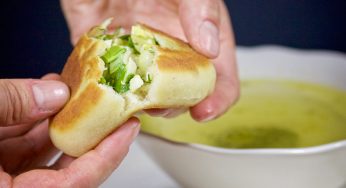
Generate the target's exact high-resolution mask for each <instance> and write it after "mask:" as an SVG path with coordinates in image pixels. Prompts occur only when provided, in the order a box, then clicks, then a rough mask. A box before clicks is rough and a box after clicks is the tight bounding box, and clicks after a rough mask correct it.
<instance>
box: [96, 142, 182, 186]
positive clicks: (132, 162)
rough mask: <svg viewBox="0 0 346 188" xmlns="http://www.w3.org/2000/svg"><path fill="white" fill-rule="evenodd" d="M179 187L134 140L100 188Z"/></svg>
mask: <svg viewBox="0 0 346 188" xmlns="http://www.w3.org/2000/svg"><path fill="white" fill-rule="evenodd" d="M114 187H119V188H179V186H178V185H177V184H176V183H175V182H174V180H172V179H171V178H170V177H169V176H168V175H166V174H165V173H164V172H163V171H162V170H161V169H160V168H159V167H158V166H157V165H156V164H155V163H154V162H153V161H152V160H151V159H150V158H149V157H148V156H147V155H146V153H145V152H144V151H143V150H142V149H141V147H140V146H139V145H138V143H136V142H134V143H133V144H132V146H131V148H130V151H129V153H128V155H127V156H126V158H125V159H124V161H123V162H122V163H121V165H120V167H119V168H118V169H117V170H115V171H114V172H113V174H112V175H111V176H110V177H109V178H108V179H107V180H106V181H105V182H104V183H103V184H102V185H101V188H114Z"/></svg>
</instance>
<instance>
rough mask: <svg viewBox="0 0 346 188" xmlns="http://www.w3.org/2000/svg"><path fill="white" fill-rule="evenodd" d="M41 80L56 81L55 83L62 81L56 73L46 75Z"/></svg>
mask: <svg viewBox="0 0 346 188" xmlns="http://www.w3.org/2000/svg"><path fill="white" fill-rule="evenodd" d="M41 79H42V80H56V81H62V79H61V76H60V75H59V74H56V73H48V74H46V75H44V76H42V78H41Z"/></svg>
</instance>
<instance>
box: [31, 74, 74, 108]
mask: <svg viewBox="0 0 346 188" xmlns="http://www.w3.org/2000/svg"><path fill="white" fill-rule="evenodd" d="M32 93H33V96H34V100H35V103H36V105H37V108H38V109H39V111H41V112H56V111H58V110H59V109H60V108H61V107H63V105H64V104H65V103H66V102H67V100H68V99H69V97H70V92H69V88H68V87H67V85H66V84H64V83H63V82H60V81H55V80H45V81H37V82H35V83H34V84H33V85H32Z"/></svg>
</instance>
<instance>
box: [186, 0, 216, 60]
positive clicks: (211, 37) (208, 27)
mask: <svg viewBox="0 0 346 188" xmlns="http://www.w3.org/2000/svg"><path fill="white" fill-rule="evenodd" d="M219 6H220V3H219V0H188V1H181V4H180V5H179V18H180V22H181V24H182V27H183V29H184V33H185V35H186V37H187V40H188V41H189V43H190V44H191V45H192V47H193V48H194V49H195V50H197V51H199V52H200V53H202V54H204V55H206V56H208V57H209V58H216V57H217V56H218V54H219V48H220V40H219V25H220V23H219V22H220V12H219V9H220V8H219Z"/></svg>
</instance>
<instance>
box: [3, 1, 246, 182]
mask: <svg viewBox="0 0 346 188" xmlns="http://www.w3.org/2000/svg"><path fill="white" fill-rule="evenodd" d="M61 4H62V8H63V12H64V15H65V17H66V20H67V23H68V26H69V29H70V32H71V41H72V43H73V44H75V43H76V41H77V40H78V38H79V37H80V36H81V35H82V34H83V33H84V32H86V31H87V30H88V29H89V28H90V27H91V26H94V25H97V24H99V23H101V22H102V21H103V20H104V19H106V18H108V17H114V18H115V19H114V22H113V23H112V28H115V27H118V26H122V27H125V28H126V29H129V28H130V26H131V25H132V24H134V23H136V22H142V23H145V24H147V25H149V26H152V27H154V28H157V29H160V30H162V31H164V32H167V33H169V34H171V35H173V36H175V37H178V38H180V39H182V40H184V41H186V42H188V43H189V44H190V45H191V46H192V47H193V48H194V49H195V50H197V51H198V52H200V53H202V54H204V55H206V56H207V57H209V58H211V59H212V61H213V63H214V65H215V68H216V71H217V82H216V87H215V91H214V92H213V93H212V94H211V95H210V96H209V97H208V98H206V99H205V100H203V101H202V102H201V103H199V104H197V105H196V106H194V107H192V108H190V109H151V110H147V112H148V113H150V114H151V115H159V116H165V117H173V116H176V115H178V114H180V113H182V112H184V111H186V110H189V111H190V114H191V116H192V117H193V118H194V119H196V120H197V121H208V120H211V119H214V118H216V117H218V116H220V115H221V114H223V113H224V112H225V111H226V110H227V109H228V108H229V107H230V106H231V105H232V104H233V103H234V102H235V101H236V99H237V98H238V94H239V81H238V75H237V68H236V62H235V46H234V39H233V33H232V29H231V26H230V20H229V17H228V13H227V9H226V7H225V5H224V3H223V2H222V1H221V0H181V1H180V0H145V1H143V0H61ZM68 98H69V90H68V88H67V86H66V85H65V84H64V83H62V82H61V81H60V76H59V75H57V74H48V75H46V76H44V77H43V78H41V79H12V80H5V79H2V80H0V101H2V104H1V105H0V187H12V186H13V187H97V186H99V185H100V184H101V183H102V182H103V181H104V180H105V179H106V178H107V177H108V176H109V175H110V174H111V173H112V171H114V170H115V169H116V168H117V167H118V165H119V164H120V163H121V161H122V159H123V158H124V157H125V156H126V154H127V152H128V149H129V147H130V144H131V143H132V141H133V139H134V138H135V136H136V135H137V134H138V131H139V122H138V120H137V119H135V118H132V119H130V120H129V121H127V122H126V123H124V124H123V125H122V126H120V127H119V128H118V129H117V130H116V131H114V132H113V133H112V134H110V135H109V136H108V137H107V138H105V139H104V140H103V141H102V142H101V143H100V144H99V145H98V146H97V147H96V148H95V149H93V150H91V151H89V152H87V153H86V154H84V155H82V156H81V157H79V158H72V157H69V156H67V155H62V156H61V157H60V158H59V159H58V160H57V161H56V162H55V163H54V164H53V165H51V166H49V167H47V166H46V164H47V161H49V160H50V159H51V157H52V156H54V155H56V153H57V152H58V150H57V149H56V148H54V147H53V145H52V143H51V141H50V139H49V136H48V120H47V119H48V118H49V117H51V116H52V115H54V114H55V113H56V112H58V111H59V109H61V108H62V106H63V105H64V104H65V103H66V101H67V100H68Z"/></svg>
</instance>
